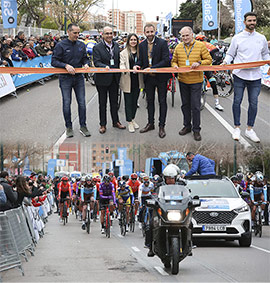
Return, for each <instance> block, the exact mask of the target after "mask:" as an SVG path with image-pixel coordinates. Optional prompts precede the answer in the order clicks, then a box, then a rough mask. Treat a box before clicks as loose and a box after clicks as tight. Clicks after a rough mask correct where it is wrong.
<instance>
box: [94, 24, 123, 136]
mask: <svg viewBox="0 0 270 283" xmlns="http://www.w3.org/2000/svg"><path fill="white" fill-rule="evenodd" d="M93 61H94V65H95V67H97V68H108V69H110V68H119V64H120V50H119V46H118V44H117V43H116V42H114V41H113V32H112V28H111V27H104V29H103V39H102V40H101V42H99V43H98V44H97V45H95V46H94V48H93ZM119 81H120V73H110V74H95V83H96V88H97V91H98V100H99V120H100V128H99V132H100V133H101V134H104V133H105V132H106V124H107V97H108V93H109V100H110V110H111V117H112V122H113V127H115V128H118V129H125V128H126V127H125V126H123V125H122V124H121V123H120V122H119V117H118V105H117V96H118V90H119Z"/></svg>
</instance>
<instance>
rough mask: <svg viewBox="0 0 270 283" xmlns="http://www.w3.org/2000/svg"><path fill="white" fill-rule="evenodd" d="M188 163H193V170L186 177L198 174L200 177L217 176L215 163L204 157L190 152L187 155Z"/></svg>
mask: <svg viewBox="0 0 270 283" xmlns="http://www.w3.org/2000/svg"><path fill="white" fill-rule="evenodd" d="M186 159H187V160H188V161H192V166H191V169H190V170H189V171H188V172H187V174H186V175H185V176H191V175H193V174H195V173H196V172H198V174H200V175H216V172H215V161H214V160H212V159H209V158H207V157H205V156H203V155H200V154H196V155H194V153H192V152H188V153H187V155H186Z"/></svg>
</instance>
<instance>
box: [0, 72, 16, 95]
mask: <svg viewBox="0 0 270 283" xmlns="http://www.w3.org/2000/svg"><path fill="white" fill-rule="evenodd" d="M3 68H5V67H3ZM13 91H16V88H15V86H14V83H13V81H12V78H11V75H10V74H0V98H1V97H4V96H5V95H8V94H10V93H12V92H13Z"/></svg>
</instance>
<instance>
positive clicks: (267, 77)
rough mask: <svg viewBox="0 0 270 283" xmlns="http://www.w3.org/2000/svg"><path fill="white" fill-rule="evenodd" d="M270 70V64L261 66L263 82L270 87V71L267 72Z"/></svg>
mask: <svg viewBox="0 0 270 283" xmlns="http://www.w3.org/2000/svg"><path fill="white" fill-rule="evenodd" d="M268 70H269V66H268V65H264V66H262V67H261V72H262V84H263V85H265V86H267V87H270V72H269V73H267V72H268Z"/></svg>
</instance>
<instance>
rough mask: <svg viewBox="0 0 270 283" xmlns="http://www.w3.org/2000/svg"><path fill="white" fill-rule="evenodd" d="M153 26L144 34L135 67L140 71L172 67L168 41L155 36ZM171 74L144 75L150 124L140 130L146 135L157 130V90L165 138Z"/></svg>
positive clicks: (160, 126)
mask: <svg viewBox="0 0 270 283" xmlns="http://www.w3.org/2000/svg"><path fill="white" fill-rule="evenodd" d="M155 31H156V30H155V27H154V26H153V24H146V25H145V27H144V34H145V36H146V39H145V40H144V41H143V42H141V43H140V45H139V52H140V56H139V60H138V61H137V63H136V65H135V66H134V67H133V69H134V70H135V71H137V70H139V69H151V68H161V67H169V66H170V56H169V48H168V44H167V41H166V40H164V39H161V38H158V37H156V36H155ZM170 76H171V74H154V73H147V74H144V84H145V88H144V89H145V92H146V97H147V111H148V123H147V125H146V126H145V127H144V128H143V129H141V130H140V133H146V132H148V131H151V130H154V129H155V119H154V116H155V92H156V88H157V92H158V102H159V137H160V138H164V137H165V136H166V132H165V122H166V116H167V82H168V79H169V78H170Z"/></svg>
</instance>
